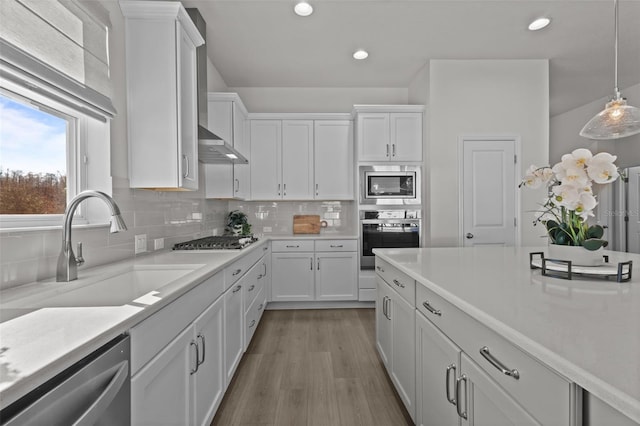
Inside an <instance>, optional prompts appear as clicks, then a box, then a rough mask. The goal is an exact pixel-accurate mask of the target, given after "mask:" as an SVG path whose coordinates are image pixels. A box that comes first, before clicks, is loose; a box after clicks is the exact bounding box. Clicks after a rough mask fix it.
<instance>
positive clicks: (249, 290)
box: [242, 257, 267, 311]
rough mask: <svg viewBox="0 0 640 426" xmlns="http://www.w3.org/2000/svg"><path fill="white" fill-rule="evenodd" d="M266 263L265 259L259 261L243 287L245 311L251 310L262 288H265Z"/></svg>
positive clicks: (251, 270)
mask: <svg viewBox="0 0 640 426" xmlns="http://www.w3.org/2000/svg"><path fill="white" fill-rule="evenodd" d="M266 269H267V267H266V263H265V258H264V257H263V258H262V259H261V260H259V261H258V262H257V263H256V264H255V265H253V267H251V269H250V270H249V272H248V273H247V274H248V279H247V281H246V283H245V285H243V286H242V290H243V291H244V306H245V308H246V309H245V311H247V310H248V309H249V307H250V306H251V304H252V303H253V301H254V300H255V298H256V296H257V295H258V293H260V291H261V290H262V288H263V287H264V274H265V272H266Z"/></svg>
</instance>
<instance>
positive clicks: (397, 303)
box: [388, 293, 416, 419]
mask: <svg viewBox="0 0 640 426" xmlns="http://www.w3.org/2000/svg"><path fill="white" fill-rule="evenodd" d="M391 298H392V302H391V312H389V313H388V315H389V316H390V317H391V328H392V330H391V341H392V342H391V348H392V349H391V357H392V361H391V380H392V381H393V383H394V384H395V385H396V390H397V391H398V395H400V399H402V402H404V406H405V407H406V408H407V411H408V412H409V414H410V415H411V418H412V419H415V412H416V398H415V395H416V364H415V361H416V349H415V348H416V345H415V342H416V340H415V338H416V335H415V308H414V307H413V306H412V305H410V304H409V303H407V302H406V301H405V300H404V299H403V298H402V297H400V296H399V295H397V294H395V293H394V294H393V295H392V296H391Z"/></svg>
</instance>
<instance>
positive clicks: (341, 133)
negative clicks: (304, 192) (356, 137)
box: [313, 120, 354, 200]
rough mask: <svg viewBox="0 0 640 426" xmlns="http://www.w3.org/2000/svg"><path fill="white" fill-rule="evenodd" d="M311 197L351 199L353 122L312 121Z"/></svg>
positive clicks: (352, 197)
mask: <svg viewBox="0 0 640 426" xmlns="http://www.w3.org/2000/svg"><path fill="white" fill-rule="evenodd" d="M313 160H314V167H313V170H314V182H315V186H314V198H315V199H316V200H353V199H354V196H353V191H354V189H353V122H352V121H351V120H316V121H315V122H314V155H313Z"/></svg>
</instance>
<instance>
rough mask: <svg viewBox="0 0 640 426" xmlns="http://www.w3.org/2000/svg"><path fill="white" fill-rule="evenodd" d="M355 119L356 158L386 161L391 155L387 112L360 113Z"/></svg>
mask: <svg viewBox="0 0 640 426" xmlns="http://www.w3.org/2000/svg"><path fill="white" fill-rule="evenodd" d="M357 120H358V135H357V136H358V160H360V161H388V160H389V158H390V155H391V144H390V142H389V113H386V112H385V113H377V112H370V113H361V114H358V119H357Z"/></svg>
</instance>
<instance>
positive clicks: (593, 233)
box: [587, 225, 604, 238]
mask: <svg viewBox="0 0 640 426" xmlns="http://www.w3.org/2000/svg"><path fill="white" fill-rule="evenodd" d="M603 235H604V228H603V227H602V226H600V225H592V226H590V227H589V229H587V238H602V236H603Z"/></svg>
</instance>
